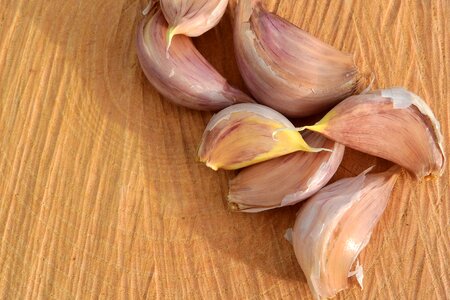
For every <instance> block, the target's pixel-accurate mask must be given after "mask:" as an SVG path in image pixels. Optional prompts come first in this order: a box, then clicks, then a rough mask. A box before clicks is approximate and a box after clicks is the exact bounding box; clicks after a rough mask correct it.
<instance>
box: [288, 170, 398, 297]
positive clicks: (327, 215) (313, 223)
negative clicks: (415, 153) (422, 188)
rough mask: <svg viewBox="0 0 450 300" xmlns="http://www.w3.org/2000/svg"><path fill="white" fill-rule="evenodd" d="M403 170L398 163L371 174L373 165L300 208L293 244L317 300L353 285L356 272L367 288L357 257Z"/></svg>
mask: <svg viewBox="0 0 450 300" xmlns="http://www.w3.org/2000/svg"><path fill="white" fill-rule="evenodd" d="M399 169H400V168H399V167H397V166H394V167H393V168H391V169H390V170H388V171H386V172H384V173H377V174H369V175H367V172H368V171H369V170H370V169H369V170H366V171H365V172H363V173H362V174H360V175H359V176H357V177H353V178H345V179H341V180H339V181H336V182H335V183H333V184H330V185H328V186H326V187H325V188H323V189H322V190H321V191H319V192H318V193H317V194H316V195H314V196H313V197H311V198H310V199H309V200H308V201H306V203H305V204H304V206H303V207H302V208H301V209H300V211H299V213H298V214H297V219H296V221H295V225H294V228H293V230H292V242H293V246H294V251H295V255H296V257H297V260H298V262H299V264H300V266H301V268H302V270H303V272H304V273H305V276H306V279H307V281H308V285H309V287H310V289H311V292H312V293H313V295H314V296H315V297H316V298H328V297H333V296H335V295H336V293H338V292H339V291H341V290H343V289H346V288H348V287H349V284H350V280H349V278H350V277H351V276H356V279H357V280H358V281H359V282H360V285H361V287H362V278H363V273H362V267H361V266H360V265H359V261H357V257H358V255H359V254H360V252H361V251H362V250H363V249H364V248H365V247H366V245H367V244H368V242H369V240H370V237H371V234H372V231H373V229H374V227H375V226H376V224H377V223H378V221H379V219H380V217H381V215H382V214H383V211H384V209H385V208H386V205H387V203H388V200H389V198H390V195H391V192H392V189H393V187H394V184H395V182H396V180H397V177H398V173H399ZM352 266H355V270H354V271H352Z"/></svg>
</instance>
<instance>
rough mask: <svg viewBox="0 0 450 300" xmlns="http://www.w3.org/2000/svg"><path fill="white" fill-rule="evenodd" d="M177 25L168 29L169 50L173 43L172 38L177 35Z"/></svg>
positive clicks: (167, 49)
mask: <svg viewBox="0 0 450 300" xmlns="http://www.w3.org/2000/svg"><path fill="white" fill-rule="evenodd" d="M177 34H178V32H177V27H176V26H175V27H169V28H168V29H167V37H166V41H167V48H166V51H169V48H170V45H171V44H172V39H173V37H174V36H175V35H177Z"/></svg>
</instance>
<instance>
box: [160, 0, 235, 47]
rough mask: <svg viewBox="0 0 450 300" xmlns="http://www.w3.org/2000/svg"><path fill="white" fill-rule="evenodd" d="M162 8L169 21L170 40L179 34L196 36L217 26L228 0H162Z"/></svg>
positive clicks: (169, 41)
mask: <svg viewBox="0 0 450 300" xmlns="http://www.w3.org/2000/svg"><path fill="white" fill-rule="evenodd" d="M160 4H161V10H162V12H163V14H164V17H165V18H166V20H167V22H168V23H169V31H168V35H169V40H168V43H169V44H170V43H171V40H172V38H173V37H174V36H175V35H177V34H184V35H187V36H191V37H195V36H199V35H202V34H203V33H205V32H206V31H208V30H210V29H211V28H213V27H214V26H216V25H217V24H218V23H219V21H220V19H221V18H222V16H223V15H224V13H225V10H226V8H227V5H228V0H160Z"/></svg>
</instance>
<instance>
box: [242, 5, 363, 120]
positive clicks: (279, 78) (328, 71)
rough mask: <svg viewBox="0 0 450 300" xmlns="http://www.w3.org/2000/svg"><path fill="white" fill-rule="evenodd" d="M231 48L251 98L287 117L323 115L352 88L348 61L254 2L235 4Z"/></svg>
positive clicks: (348, 57)
mask: <svg viewBox="0 0 450 300" xmlns="http://www.w3.org/2000/svg"><path fill="white" fill-rule="evenodd" d="M234 43H235V53H236V59H237V62H238V66H239V70H240V71H241V75H242V77H243V79H244V81H245V83H246V85H247V87H248V88H249V90H250V91H251V93H252V95H253V96H254V97H255V98H256V100H257V101H259V102H260V103H262V104H265V105H267V106H270V107H272V108H274V109H276V110H277V111H279V112H281V113H283V114H284V115H286V116H289V117H304V116H309V115H312V114H315V113H318V112H321V111H324V110H326V109H329V108H330V107H332V106H333V105H334V104H336V103H338V102H339V101H340V100H342V99H344V98H346V97H348V96H350V95H352V94H353V93H354V92H355V90H356V88H357V82H358V71H357V68H356V66H355V65H354V63H353V57H352V56H351V55H349V54H346V53H342V52H340V51H339V50H337V49H335V48H333V47H331V46H330V45H328V44H326V43H324V42H322V41H320V40H318V39H317V38H315V37H313V36H311V35H309V34H308V33H306V32H305V31H303V30H301V29H300V28H298V27H296V26H295V25H293V24H291V23H289V22H288V21H286V20H285V19H282V18H281V17H279V16H277V15H275V14H272V13H270V12H268V11H266V10H265V9H264V7H263V6H262V4H261V2H260V1H259V0H242V1H239V4H238V6H237V11H236V17H235V25H234Z"/></svg>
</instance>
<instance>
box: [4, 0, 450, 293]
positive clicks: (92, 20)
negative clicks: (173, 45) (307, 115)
mask: <svg viewBox="0 0 450 300" xmlns="http://www.w3.org/2000/svg"><path fill="white" fill-rule="evenodd" d="M264 2H265V3H266V6H267V7H268V8H269V9H270V10H273V11H275V12H276V13H277V14H279V15H281V16H283V17H286V18H287V19H289V20H290V21H292V22H294V23H295V24H297V25H299V26H300V27H301V28H303V29H304V30H306V31H308V32H310V33H311V34H313V35H315V36H317V37H318V38H320V39H322V40H323V41H325V42H328V43H330V44H332V45H334V46H335V47H337V48H339V49H343V50H345V51H347V52H352V53H354V54H355V61H356V64H357V65H358V67H359V68H360V70H362V71H363V72H364V73H365V74H370V73H371V72H373V73H374V74H375V75H376V80H375V84H374V88H378V87H391V86H404V87H406V88H408V89H410V90H412V91H414V92H415V93H417V94H419V95H420V96H421V97H423V98H424V99H426V101H427V102H428V103H429V104H430V106H431V107H432V108H433V109H434V111H435V112H436V115H437V117H438V119H439V120H440V121H441V125H442V130H443V133H444V136H445V138H446V144H447V149H448V148H449V145H448V141H449V139H448V137H449V132H450V130H449V129H450V128H449V119H450V116H449V114H450V107H449V102H448V101H449V80H448V79H449V75H450V74H449V70H450V63H449V60H450V43H449V36H450V34H449V28H450V24H449V23H450V22H449V19H450V14H449V9H450V8H449V6H450V3H449V2H448V1H447V0H422V1H419V0H411V1H399V0H380V1H356V0H345V1H338V0H335V1H325V0H321V1H314V0H296V1H294V0H280V1H277V0H266V1H264ZM233 4H234V2H231V5H233ZM144 6H145V1H143V0H141V1H131V0H114V1H99V0H52V1H43V0H26V1H25V0H0V178H1V179H0V238H1V239H0V241H1V242H0V299H97V298H104V299H106V298H108V299H116V298H120V299H139V298H140V299H163V298H164V299H169V298H171V299H182V298H183V299H201V298H203V299H219V298H221V299H263V298H264V299H311V294H310V292H309V290H308V287H307V285H306V283H305V277H304V275H303V273H302V271H301V269H300V267H299V266H298V264H297V262H296V260H295V257H294V253H293V250H292V248H291V245H290V244H289V243H288V242H287V241H285V240H284V238H283V234H284V232H285V230H286V229H287V228H288V227H290V226H292V224H293V220H294V217H295V213H296V211H297V210H298V208H299V206H298V205H297V206H295V207H290V208H284V209H278V210H274V211H269V212H265V213H260V214H254V215H249V214H240V213H232V212H230V211H229V210H227V205H226V202H225V196H226V193H227V180H228V178H229V177H230V176H231V175H230V174H228V173H225V172H218V173H216V172H214V171H212V170H209V169H207V168H206V167H205V166H203V165H202V164H200V163H198V162H196V148H197V145H198V143H199V140H200V137H201V134H202V132H203V129H204V127H205V124H206V123H207V122H208V120H209V118H210V116H211V114H210V113H200V112H196V111H190V110H188V109H184V108H180V107H177V106H174V105H172V104H170V103H169V102H167V101H166V100H164V99H163V98H162V97H161V96H160V95H158V93H157V92H156V91H155V90H154V89H153V88H152V86H151V85H150V84H149V83H148V82H147V81H146V79H145V77H144V76H143V73H142V71H141V69H140V67H139V64H138V62H137V58H136V51H135V34H134V32H135V29H136V25H137V23H138V21H139V20H140V19H141V14H140V12H141V10H142V8H143V7H144ZM195 43H196V45H197V46H198V48H199V49H200V51H201V52H202V53H203V54H204V55H205V56H206V57H207V59H209V60H210V61H211V62H212V64H213V65H214V66H215V67H217V69H218V70H219V71H220V72H221V73H222V74H223V75H224V76H226V77H227V78H228V79H229V81H230V82H232V83H233V84H235V85H237V86H240V87H241V88H244V85H243V83H242V80H241V79H240V76H239V73H238V71H237V66H236V63H235V60H234V54H233V49H232V35H231V21H230V13H229V12H228V13H227V14H226V16H225V18H224V19H223V20H222V21H221V23H220V24H219V26H218V27H216V28H215V29H213V30H211V31H210V32H208V33H207V34H205V35H204V36H202V37H200V38H197V39H195ZM386 134H389V132H386ZM397 151H401V149H397ZM373 164H376V166H377V167H376V170H384V169H386V168H387V167H389V166H390V163H388V162H386V161H383V160H381V159H376V158H373V157H370V156H368V155H365V154H361V153H358V152H355V151H352V150H348V151H347V152H346V155H345V159H344V163H343V165H342V167H341V168H340V170H339V171H338V173H337V174H336V176H335V177H334V179H333V180H336V179H338V178H343V177H348V176H352V175H355V174H358V173H359V172H360V171H362V170H364V169H365V168H367V167H368V166H370V165H373ZM448 167H449V164H448V163H447V166H446V171H445V174H444V176H443V177H442V178H440V179H438V180H434V181H423V182H414V181H413V180H412V179H411V178H409V177H408V176H407V175H406V174H403V175H402V176H401V178H400V180H399V182H398V184H397V185H396V187H395V191H394V193H393V195H392V199H391V201H390V203H389V205H388V207H387V210H386V212H385V214H384V216H383V217H382V219H381V221H380V223H379V225H378V226H377V228H376V230H375V231H374V234H373V236H372V240H371V242H370V243H369V245H368V247H367V248H366V250H365V251H364V254H363V260H364V270H365V274H364V275H365V278H364V280H365V288H364V290H363V291H361V290H360V289H359V288H358V287H356V286H354V287H353V288H351V289H349V290H348V291H345V292H342V293H340V294H339V295H338V299H344V298H345V299H360V298H364V299H445V298H447V299H448V298H450V283H449V278H450V275H449V267H450V266H449V264H450V262H449V260H450V259H449V256H450V237H449V232H450V230H449V229H450V224H449V220H450V209H449V205H450V204H449V172H448Z"/></svg>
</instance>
